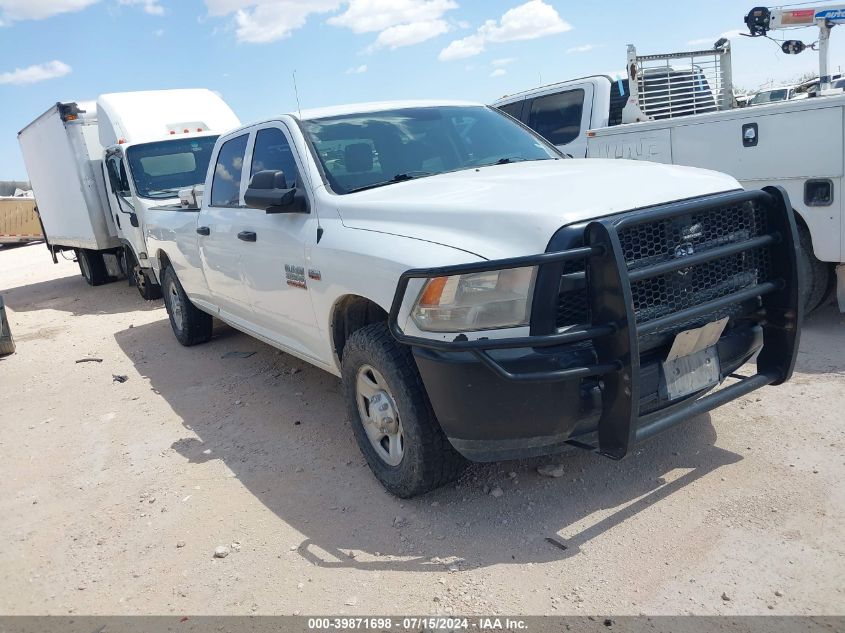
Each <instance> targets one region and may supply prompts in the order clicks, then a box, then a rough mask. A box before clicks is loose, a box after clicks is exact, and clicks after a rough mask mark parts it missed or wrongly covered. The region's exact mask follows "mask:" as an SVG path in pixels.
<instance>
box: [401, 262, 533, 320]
mask: <svg viewBox="0 0 845 633" xmlns="http://www.w3.org/2000/svg"><path fill="white" fill-rule="evenodd" d="M536 275H537V267H536V266H529V267H525V268H511V269H508V270H491V271H487V272H483V273H470V274H466V275H454V276H451V277H434V278H432V279H429V280H428V281H427V282H426V283H425V286H423V289H422V292H421V293H420V296H419V298H417V302H416V304H415V305H414V309H413V311H412V312H411V317H412V318H413V320H414V323H416V324H417V327H418V328H420V329H421V330H424V331H427V332H465V331H470V330H491V329H496V328H504V327H518V326H521V325H527V324H528V321H529V319H530V317H531V296H532V295H533V294H534V293H533V290H534V279H535V277H536Z"/></svg>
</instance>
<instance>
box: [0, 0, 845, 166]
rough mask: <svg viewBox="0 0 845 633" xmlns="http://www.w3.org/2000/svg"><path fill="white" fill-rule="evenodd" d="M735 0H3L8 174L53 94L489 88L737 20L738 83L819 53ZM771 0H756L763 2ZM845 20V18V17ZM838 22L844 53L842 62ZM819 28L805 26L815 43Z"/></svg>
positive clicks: (510, 88) (349, 93)
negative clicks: (794, 50) (778, 39)
mask: <svg viewBox="0 0 845 633" xmlns="http://www.w3.org/2000/svg"><path fill="white" fill-rule="evenodd" d="M754 4H755V3H754V2H753V1H751V0H749V2H748V3H747V4H746V3H743V2H737V0H708V1H707V2H704V1H700V0H699V1H684V0H675V1H668V0H666V1H664V0H648V1H641V2H622V1H616V0H607V1H606V2H604V3H594V2H575V1H573V0H529V1H526V0H345V1H344V0H0V112H2V116H0V180H7V179H24V178H25V177H26V173H25V169H24V167H23V162H22V160H21V158H20V150H19V148H18V145H17V138H16V134H17V132H18V130H20V129H21V128H22V127H23V126H25V125H26V124H27V123H28V122H29V121H31V120H32V119H34V118H35V117H36V116H38V115H39V114H40V113H42V112H43V111H44V110H46V109H47V108H48V107H49V106H50V105H51V104H53V103H55V102H56V101H82V100H88V99H93V98H96V96H97V95H99V94H101V93H104V92H117V91H129V90H149V89H164V88H189V87H207V88H211V89H213V90H217V91H219V92H220V93H221V94H222V95H223V97H224V98H225V99H226V100H227V101H228V102H229V104H230V105H231V106H232V108H233V109H234V110H235V112H236V113H237V114H238V116H239V117H240V118H241V120H243V121H244V122H248V121H252V120H255V119H260V118H263V117H268V116H271V115H273V114H276V113H280V112H288V111H291V110H294V109H295V107H296V100H295V96H294V92H293V84H292V81H291V73H292V71H293V70H294V69H295V70H296V73H297V83H298V86H299V94H300V99H301V102H302V107H303V108H306V107H316V106H322V105H333V104H338V103H344V102H355V101H373V100H382V99H404V98H461V99H472V100H478V101H485V102H489V101H492V100H494V99H495V98H497V97H499V96H501V95H504V94H506V93H510V92H516V91H519V90H523V89H526V88H530V87H533V86H536V85H537V84H538V82H539V81H540V80H542V82H543V83H550V82H553V81H561V80H565V79H570V78H575V77H579V76H584V75H589V74H596V73H608V72H611V71H616V70H620V69H621V68H623V67H624V63H625V47H626V44H628V43H629V42H630V43H633V44H636V45H637V47H638V49H639V50H640V51H641V52H668V51H674V50H688V49H690V48H695V47H702V46H703V45H704V44H705V43H708V44H709V43H711V42H713V41H715V39H716V38H717V37H719V36H720V35H722V34H725V33H729V32H732V33H730V34H731V41H732V43H733V45H734V55H733V69H734V81H735V83H736V84H739V85H742V86H745V87H749V88H753V87H756V86H758V85H759V84H761V83H763V82H765V81H768V80H775V81H776V82H782V81H787V80H789V79H792V78H794V77H796V76H797V75H798V74H800V73H802V72H806V71H811V70H814V69H816V68H817V63H818V62H817V56H816V54H815V53H813V52H812V51H807V52H805V53H803V54H802V55H799V56H792V57H788V56H786V55H783V54H782V53H781V52H780V51H779V49H778V48H777V47H776V46H775V44H773V43H772V42H769V41H766V40H763V39H756V40H751V39H749V38H743V37H738V36H736V33H737V32H738V31H739V30H740V29H741V28H742V27H743V26H744V25H743V23H742V17H743V16H744V15H745V13H746V12H747V11H748V10H749V9H750V8H751V7H752V5H754ZM757 4H759V2H757ZM840 28H841V27H840ZM838 31H839V29H835V30H834V32H833V45H832V62H833V66H834V68H836V66H837V65H838V64H839V63H842V64H843V65H845V38H840V37H839V36H840V33H839V32H838ZM815 36H816V31H815V29H806V30H802V31H798V32H793V33H792V34H790V37H798V38H800V39H802V40H804V41H805V42H808V43H809V42H812V41H814V40H815Z"/></svg>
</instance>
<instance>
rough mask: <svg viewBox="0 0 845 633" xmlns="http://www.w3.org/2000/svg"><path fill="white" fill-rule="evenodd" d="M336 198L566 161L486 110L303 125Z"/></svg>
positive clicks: (391, 113)
mask: <svg viewBox="0 0 845 633" xmlns="http://www.w3.org/2000/svg"><path fill="white" fill-rule="evenodd" d="M303 128H304V130H305V133H306V135H307V137H308V139H309V140H310V142H311V143H312V145H313V146H314V148H315V150H316V153H317V156H318V158H319V160H320V162H321V163H322V165H323V169H324V171H325V173H326V176H327V178H328V180H329V184H330V185H331V188H332V190H334V191H335V192H336V193H340V194H346V193H352V192H354V191H361V190H363V189H372V188H374V187H380V186H383V185H389V184H392V183H395V182H402V181H403V180H410V179H412V178H421V177H424V176H432V175H435V174H442V173H445V172H450V171H457V170H460V169H470V168H473V167H483V166H487V165H496V164H504V163H510V162H517V161H525V160H553V159H558V158H560V157H561V156H560V154H558V153H557V152H556V151H555V150H554V149H553V148H551V147H550V146H549V145H547V144H546V143H545V142H544V141H543V140H541V139H540V138H539V137H537V136H535V135H534V134H533V133H531V132H530V131H528V130H526V129H525V128H524V127H522V126H521V125H519V124H518V123H516V122H515V121H513V120H512V119H510V118H509V117H507V116H505V115H503V114H502V113H500V112H498V111H497V110H493V109H490V108H486V107H483V106H432V107H420V108H402V109H398V110H384V111H381V112H372V113H364V114H349V115H343V116H335V117H328V118H323V119H312V120H308V121H303Z"/></svg>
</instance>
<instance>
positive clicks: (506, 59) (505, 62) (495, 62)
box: [490, 57, 516, 68]
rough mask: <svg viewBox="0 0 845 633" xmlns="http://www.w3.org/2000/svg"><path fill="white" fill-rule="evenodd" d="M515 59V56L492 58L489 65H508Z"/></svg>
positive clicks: (498, 66)
mask: <svg viewBox="0 0 845 633" xmlns="http://www.w3.org/2000/svg"><path fill="white" fill-rule="evenodd" d="M515 61H516V57H503V58H502V59H494V60H493V61H492V62H490V65H491V66H495V67H497V68H500V67H502V66H508V65H510V64H513V63H514V62H515Z"/></svg>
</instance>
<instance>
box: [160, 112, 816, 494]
mask: <svg viewBox="0 0 845 633" xmlns="http://www.w3.org/2000/svg"><path fill="white" fill-rule="evenodd" d="M609 183H610V184H612V186H609ZM181 197H182V199H183V201H184V204H183V205H182V206H181V207H176V206H172V207H170V208H169V209H168V210H164V209H162V210H159V211H157V212H156V213H154V214H150V218H149V220H148V224H147V226H148V241H147V246H148V249H149V250H148V255H149V258H150V261H151V262H152V266H153V269H154V270H155V274H156V277H157V278H159V279H161V280H162V287H163V291H164V300H165V305H166V307H167V311H168V314H169V317H170V323H171V326H172V329H173V333H174V335H175V336H176V338H177V340H178V341H179V342H180V343H181V344H183V345H186V346H190V345H195V344H198V343H204V342H206V341H208V340H209V339H211V337H212V319H213V318H219V319H221V320H222V321H225V322H226V323H229V324H230V325H232V326H234V327H235V328H238V329H240V330H242V331H244V332H246V333H248V334H251V335H252V336H254V337H256V338H258V339H260V340H262V341H265V342H267V343H269V344H270V345H273V346H275V347H277V348H279V349H281V350H284V351H286V352H288V353H290V354H292V355H294V356H297V357H299V358H301V359H304V360H305V361H307V362H309V363H312V364H313V365H315V366H317V367H320V368H322V369H324V370H326V371H328V372H331V373H333V374H335V375H337V376H340V377H341V378H342V382H343V391H344V394H345V399H346V403H347V412H348V418H349V420H350V423H351V426H352V430H353V432H354V435H355V438H356V440H357V442H358V445H359V447H360V449H361V451H362V452H363V454H364V456H365V457H366V460H367V462H368V464H369V465H370V467H371V469H372V471H373V472H374V473H375V475H376V477H377V478H378V479H379V481H381V483H382V484H383V485H384V486H385V487H386V488H387V489H388V490H389V491H391V492H392V493H394V494H396V495H399V496H403V497H404V496H412V495H416V494H420V493H423V492H425V491H427V490H431V489H432V488H434V487H436V486H439V485H441V484H444V483H446V482H448V481H450V480H452V479H453V478H455V477H456V476H457V475H458V473H459V472H460V471H461V469H462V467H463V465H464V463H465V460H466V459H469V460H476V461H491V460H498V459H512V458H519V457H526V456H532V455H541V454H547V453H553V452H556V451H559V450H561V449H562V448H564V447H566V446H567V445H576V446H579V447H582V448H589V449H591V450H596V451H598V452H600V453H602V454H604V455H607V456H609V457H611V458H614V459H619V458H621V457H623V456H625V455H626V454H627V453H629V452H630V451H631V450H632V448H633V446H634V445H635V443H637V442H640V441H643V440H645V439H647V438H650V437H652V436H653V435H655V434H657V433H659V432H661V431H663V430H665V429H667V428H670V427H672V426H674V425H676V424H678V423H680V422H682V421H683V420H686V419H688V418H691V417H693V416H696V415H698V414H702V413H704V412H706V411H709V410H711V409H713V408H715V407H717V406H719V405H721V404H724V403H726V402H729V401H730V400H733V399H734V398H738V397H740V396H743V395H746V394H748V393H750V392H751V391H752V390H755V389H757V388H760V387H763V386H764V385H777V384H780V383H782V382H784V381H785V380H787V379H788V378H789V376H790V374H791V372H792V367H793V363H794V360H795V354H796V350H797V344H798V337H799V330H800V324H801V310H800V309H799V306H798V301H799V299H798V297H799V285H798V283H799V282H798V277H797V273H796V269H797V265H796V262H797V247H796V240H797V230H796V227H795V222H794V218H793V214H792V210H791V209H792V207H791V205H790V203H789V199H788V196H787V195H786V193H785V192H784V191H783V190H782V189H779V188H776V187H768V188H766V189H765V190H762V191H760V190H757V191H745V190H743V189H742V187H741V186H740V185H739V183H738V182H737V181H736V180H735V179H734V178H732V177H731V176H727V175H724V174H720V173H717V172H713V171H705V170H701V169H694V168H688V167H676V166H672V165H656V164H650V163H644V162H635V161H611V160H605V161H601V160H578V159H569V158H566V157H565V156H564V155H562V154H561V153H559V152H558V151H557V150H556V149H555V148H554V147H553V146H552V145H551V144H549V143H547V142H546V141H544V140H543V139H542V138H541V137H540V136H539V135H537V134H535V133H534V132H532V131H530V130H529V129H528V128H526V127H525V126H523V125H520V124H518V123H517V122H515V121H514V120H513V119H512V118H510V117H508V116H506V115H504V114H503V113H502V112H500V111H498V110H496V109H495V108H490V107H486V106H482V105H477V104H472V103H463V102H398V103H380V104H369V105H354V106H341V107H335V108H328V109H322V110H311V111H305V112H302V113H298V114H296V115H294V114H289V115H283V116H279V117H277V118H273V119H269V120H266V121H262V122H259V123H256V124H253V125H248V126H245V127H241V128H240V129H237V130H234V131H232V132H229V133H228V134H225V135H223V136H221V137H220V138H219V139H218V140H217V143H216V144H215V147H214V150H213V152H212V157H211V163H210V166H209V170H208V176H207V178H206V181H205V184H204V186H203V188H202V191H201V192H200V191H199V189H196V188H195V189H192V190H188V191H184V192H183V193H182V194H181ZM755 355H757V364H756V370H753V371H752V372H748V369H747V368H745V369H744V371H745V373H742V372H743V369H741V368H743V366H744V365H745V364H746V363H747V362H748V360H749V359H751V358H752V357H753V356H755ZM723 383H726V384H723ZM718 385H722V388H721V389H719V390H717V391H714V392H713V393H709V394H708V393H707V392H708V391H710V390H711V389H713V388H715V387H717V386H718Z"/></svg>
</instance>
